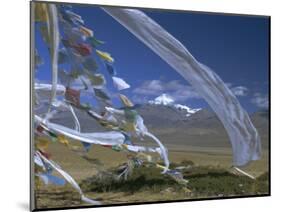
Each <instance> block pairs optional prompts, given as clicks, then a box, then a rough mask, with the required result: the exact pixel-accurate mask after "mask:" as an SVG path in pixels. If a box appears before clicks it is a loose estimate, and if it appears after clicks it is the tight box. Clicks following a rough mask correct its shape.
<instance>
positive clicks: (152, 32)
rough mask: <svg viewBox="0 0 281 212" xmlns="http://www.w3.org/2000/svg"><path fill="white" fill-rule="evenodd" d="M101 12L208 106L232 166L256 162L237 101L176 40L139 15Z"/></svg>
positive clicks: (249, 127) (251, 134)
mask: <svg viewBox="0 0 281 212" xmlns="http://www.w3.org/2000/svg"><path fill="white" fill-rule="evenodd" d="M103 9H104V10H105V11H106V12H107V13H108V14H109V15H111V16H112V17H113V18H114V19H116V20H117V21H118V22H119V23H120V24H122V25H123V26H124V27H125V28H127V29H128V30H129V31H130V32H131V33H133V34H134V35H135V36H136V37H137V38H138V39H139V40H141V41H142V42H143V43H144V44H145V45H147V46H148V47H149V48H150V49H151V50H153V51H154V52H155V53H156V54H157V55H159V56H160V57H161V58H162V59H163V60H164V61H166V62H167V63H168V64H169V65H170V66H171V67H173V68H174V69H175V70H176V71H177V72H178V73H179V74H180V75H182V76H183V77H184V78H185V79H186V80H187V81H188V82H189V83H190V84H191V85H192V86H193V87H194V88H195V89H196V91H197V92H198V93H199V94H200V95H201V96H202V97H203V98H204V99H205V100H206V101H207V102H208V104H209V105H210V106H211V108H212V109H213V110H214V111H215V113H216V114H217V116H218V117H219V119H220V120H221V122H222V123H223V125H224V127H225V129H226V131H227V133H228V135H229V138H230V141H231V144H232V151H233V164H234V165H235V166H243V165H246V164H247V163H248V162H250V161H251V160H258V159H259V158H260V156H261V143H260V137H259V135H258V133H257V130H256V129H255V127H254V126H253V124H252V122H251V120H250V118H249V116H248V114H247V112H246V111H245V110H244V109H243V108H242V107H241V105H240V103H239V102H238V100H237V98H236V97H235V96H234V94H233V93H232V92H231V91H230V89H229V88H228V87H227V86H226V85H225V84H224V82H223V81H222V80H221V79H220V77H219V76H218V75H217V74H216V73H215V72H213V71H212V70H210V69H209V68H208V67H206V66H205V65H203V64H201V63H199V62H198V61H197V60H196V59H195V58H194V57H193V56H192V55H191V54H190V53H189V51H188V50H187V49H186V48H185V47H184V46H183V45H182V44H181V43H180V42H179V41H178V40H177V39H176V38H174V37H173V36H172V35H171V34H169V33H168V32H167V31H166V30H165V29H163V28H162V27H161V26H160V25H158V24H157V23H156V22H155V21H153V20H152V19H151V18H149V17H148V16H147V15H145V14H144V13H143V12H141V11H139V10H135V9H120V8H110V7H108V8H103Z"/></svg>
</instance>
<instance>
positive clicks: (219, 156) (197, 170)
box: [36, 143, 268, 208]
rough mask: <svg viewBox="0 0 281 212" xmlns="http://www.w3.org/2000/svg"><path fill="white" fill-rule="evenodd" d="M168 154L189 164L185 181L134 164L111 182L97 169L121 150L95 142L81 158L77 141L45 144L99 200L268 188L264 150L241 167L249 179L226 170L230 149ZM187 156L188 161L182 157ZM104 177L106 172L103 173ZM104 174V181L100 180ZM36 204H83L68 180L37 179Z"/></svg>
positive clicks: (114, 162) (119, 159) (176, 149)
mask: <svg viewBox="0 0 281 212" xmlns="http://www.w3.org/2000/svg"><path fill="white" fill-rule="evenodd" d="M168 148H169V158H170V161H171V162H172V167H171V168H173V166H182V165H186V163H189V164H191V165H192V166H190V168H189V169H188V170H186V171H184V172H183V175H184V178H185V179H187V180H189V183H188V184H187V185H186V186H180V185H179V184H177V183H176V182H175V181H174V180H172V179H171V178H170V177H169V176H164V175H162V174H161V173H160V172H161V170H159V169H157V168H154V167H150V168H147V167H140V168H137V169H136V170H135V171H134V172H133V174H132V176H130V177H129V179H128V180H127V181H121V182H116V181H114V180H113V179H111V178H110V177H107V178H103V180H102V181H101V180H99V178H97V173H98V172H97V168H101V167H102V169H103V170H108V169H115V168H116V167H117V166H119V165H120V164H122V163H124V162H125V161H127V158H126V155H125V153H121V152H114V151H112V150H111V149H108V148H105V147H99V146H94V147H93V148H92V149H91V151H90V152H89V154H88V155H87V156H85V157H81V156H80V155H79V154H80V150H81V146H80V145H79V143H77V147H76V148H74V149H75V150H74V151H70V150H69V149H68V148H67V147H65V146H63V145H61V144H57V143H53V144H51V145H50V147H49V152H50V153H52V159H53V160H55V161H56V162H58V163H59V164H60V165H61V167H62V168H63V169H64V170H65V171H67V172H68V173H69V174H70V175H72V176H73V177H74V179H76V180H77V181H78V182H79V183H80V186H81V188H82V190H83V191H84V192H85V194H86V195H87V196H89V197H91V198H93V199H95V200H100V201H102V202H103V204H118V203H133V202H149V201H165V200H180V199H196V198H207V197H225V196H243V195H246V196H247V195H259V194H266V193H268V153H267V151H266V150H265V151H264V154H263V157H262V159H261V160H259V161H256V162H253V163H252V164H250V165H249V166H247V168H246V169H245V170H246V171H248V172H249V173H250V174H252V175H254V176H256V177H257V180H251V179H249V178H247V177H243V176H237V175H234V174H232V173H231V172H230V169H229V167H230V166H231V150H230V149H229V148H225V147H224V148H210V147H197V148H194V147H192V146H183V145H182V146H181V145H168ZM187 161H189V162H187ZM105 177H106V176H105ZM105 179H106V180H105ZM36 204H37V208H47V207H51V208H54V207H66V206H79V205H83V204H84V203H82V202H81V201H80V197H79V194H78V193H76V192H75V191H73V189H72V188H71V187H70V186H69V185H67V186H64V187H56V186H45V185H43V184H42V183H38V184H37V189H36Z"/></svg>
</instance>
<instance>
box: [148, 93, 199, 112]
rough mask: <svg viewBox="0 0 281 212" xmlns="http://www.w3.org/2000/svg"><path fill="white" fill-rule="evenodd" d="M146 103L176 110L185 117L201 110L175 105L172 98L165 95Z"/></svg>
mask: <svg viewBox="0 0 281 212" xmlns="http://www.w3.org/2000/svg"><path fill="white" fill-rule="evenodd" d="M148 103H149V104H152V105H164V106H170V107H173V108H176V109H177V110H179V111H182V112H184V113H185V116H187V117H188V116H190V115H192V114H194V113H196V112H198V111H199V110H201V108H190V107H188V106H186V105H181V104H176V103H175V100H174V99H173V97H171V96H170V95H168V94H165V93H163V94H161V95H160V96H158V97H156V98H155V99H154V100H150V101H149V102H148Z"/></svg>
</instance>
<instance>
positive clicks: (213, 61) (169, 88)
mask: <svg viewBox="0 0 281 212" xmlns="http://www.w3.org/2000/svg"><path fill="white" fill-rule="evenodd" d="M72 10H73V12H75V13H77V14H79V15H81V16H82V18H83V20H84V21H85V25H86V26H87V27H88V28H90V29H92V30H93V31H94V34H95V37H97V38H98V39H100V40H103V41H105V42H106V43H105V44H104V45H102V46H101V48H99V49H101V50H104V51H107V52H109V53H110V54H111V55H112V56H113V57H114V59H115V62H114V67H115V69H116V71H117V73H118V76H119V77H122V78H123V79H125V80H126V81H127V82H128V83H129V84H130V85H131V88H130V89H128V90H126V91H124V92H123V93H124V94H126V95H128V96H129V97H130V98H131V99H133V101H134V102H140V103H143V102H146V101H148V100H151V99H154V98H155V97H157V96H159V95H160V94H162V93H168V94H170V95H171V96H173V97H174V98H175V100H176V102H178V103H181V104H186V105H188V106H190V107H193V108H198V107H200V108H201V107H203V108H205V107H208V105H207V103H206V102H205V101H204V100H203V99H202V98H200V96H199V95H198V94H197V93H196V91H194V90H193V89H192V87H191V86H190V85H189V84H188V83H187V82H186V81H185V80H184V79H183V78H182V77H181V76H180V75H178V74H177V73H176V72H175V71H174V70H173V69H172V68H171V67H170V66H169V65H168V64H166V63H165V62H164V61H163V60H162V59H161V58H160V57H158V56H157V55H156V54H155V53H153V52H152V51H151V50H150V49H148V48H147V47H146V46H145V45H144V44H143V43H142V42H141V41H139V40H138V39H137V38H136V37H135V36H134V35H132V34H131V33H130V32H128V31H127V30H126V29H125V28H124V27H123V26H121V25H120V24H119V23H118V22H116V21H115V20H114V19H113V18H112V17H110V16H109V15H107V14H106V13H105V12H104V11H103V10H102V9H100V8H98V7H93V6H85V5H84V6H83V5H75V6H73V8H72ZM143 11H144V12H145V13H146V14H147V15H148V16H150V17H151V18H152V19H154V20H155V21H156V22H158V23H159V24H160V25H161V26H162V27H164V28H165V29H166V30H167V31H168V32H170V33H171V34H172V35H173V36H174V37H176V38H177V39H178V40H179V41H180V42H182V43H183V44H184V45H185V46H186V47H187V49H188V50H189V51H190V52H191V54H193V56H195V58H196V59H197V60H199V61H200V62H201V63H203V64H205V65H207V66H209V67H210V68H212V69H213V70H214V71H215V72H216V73H217V74H218V75H219V76H220V77H221V78H222V79H223V81H224V82H226V83H228V85H229V86H230V88H231V89H232V90H233V92H234V93H235V94H236V95H237V98H238V99H239V101H240V103H241V104H242V106H243V107H244V108H245V109H246V110H247V111H249V112H254V111H256V110H260V109H265V108H266V107H267V105H268V81H269V79H268V72H269V70H268V64H269V57H268V48H269V43H268V39H269V38H268V36H269V35H268V27H269V20H268V19H267V18H263V17H250V16H248V17H246V16H244V17H240V16H224V15H218V14H212V15H210V14H203V13H188V12H171V11H159V10H158V11H157V10H154V11H151V10H143ZM35 38H36V41H35V42H36V43H35V45H36V48H37V50H38V52H39V54H40V56H41V57H42V58H43V59H44V64H43V65H42V66H40V67H39V69H38V71H37V73H36V79H37V80H40V81H50V79H51V71H50V61H49V55H48V51H47V48H46V45H45V43H44V42H43V41H42V38H41V37H40V34H39V33H38V31H36V37H35ZM100 67H102V65H101V64H100ZM100 71H101V72H102V73H105V70H103V69H101V70H100ZM106 77H107V82H108V86H107V88H108V90H109V91H110V92H111V93H114V92H116V89H114V87H113V86H112V82H111V81H110V79H109V77H108V76H106ZM114 101H115V100H114Z"/></svg>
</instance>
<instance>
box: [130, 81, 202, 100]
mask: <svg viewBox="0 0 281 212" xmlns="http://www.w3.org/2000/svg"><path fill="white" fill-rule="evenodd" d="M133 93H134V94H135V97H134V98H135V99H143V100H145V99H147V96H150V97H151V96H159V95H161V94H162V93H166V94H168V95H170V96H172V97H173V99H174V100H175V101H185V100H187V99H190V98H201V97H200V96H199V95H198V93H197V92H196V91H194V89H193V88H192V87H191V86H189V85H185V84H182V83H181V82H180V81H179V80H172V81H168V82H164V81H161V80H148V81H145V82H143V83H142V84H141V85H140V86H139V87H137V88H135V89H134V90H133Z"/></svg>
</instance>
